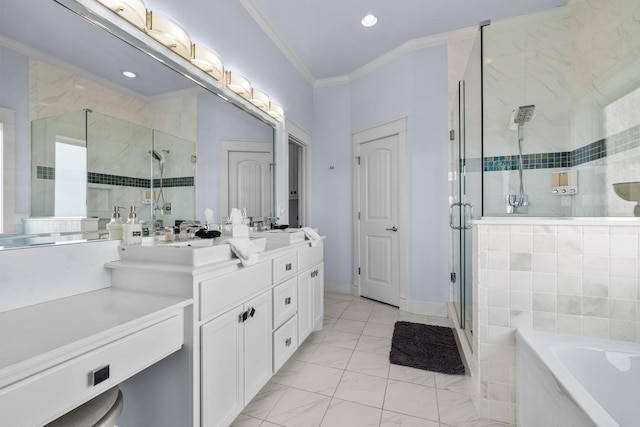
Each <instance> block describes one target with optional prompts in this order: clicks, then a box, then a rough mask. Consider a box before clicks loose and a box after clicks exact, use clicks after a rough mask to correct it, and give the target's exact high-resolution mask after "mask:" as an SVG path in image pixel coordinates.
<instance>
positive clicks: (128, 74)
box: [122, 70, 138, 79]
mask: <svg viewBox="0 0 640 427" xmlns="http://www.w3.org/2000/svg"><path fill="white" fill-rule="evenodd" d="M122 75H123V76H125V77H128V78H130V79H135V78H136V77H138V75H137V74H136V73H134V72H133V71H126V70H125V71H123V72H122Z"/></svg>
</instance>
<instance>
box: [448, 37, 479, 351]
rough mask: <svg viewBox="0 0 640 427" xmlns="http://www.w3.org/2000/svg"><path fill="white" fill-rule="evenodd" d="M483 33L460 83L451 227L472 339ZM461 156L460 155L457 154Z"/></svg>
mask: <svg viewBox="0 0 640 427" xmlns="http://www.w3.org/2000/svg"><path fill="white" fill-rule="evenodd" d="M481 64H482V63H481V37H480V33H478V36H477V37H476V39H475V42H474V45H473V49H472V50H471V54H470V57H469V61H468V63H467V68H466V70H465V73H464V80H462V81H460V82H459V84H458V108H457V111H456V115H455V118H454V123H457V129H455V128H454V130H455V138H454V144H453V145H454V147H453V149H452V152H453V153H454V154H453V161H454V162H455V167H454V169H453V171H455V175H456V176H455V177H454V180H453V181H454V191H453V196H454V197H453V203H452V204H451V221H450V223H451V224H450V225H451V228H453V229H454V233H453V234H454V237H453V239H454V250H453V258H454V262H453V264H454V267H455V268H456V270H454V272H455V273H456V284H457V286H454V288H455V290H454V304H455V306H456V311H457V314H458V321H459V324H460V327H461V329H463V330H464V331H465V334H466V335H467V338H468V340H469V342H470V343H471V341H472V334H473V315H472V308H473V275H472V273H473V265H472V247H473V241H472V229H471V227H472V225H471V223H470V221H472V220H475V219H480V217H481V216H482V166H483V161H482V84H481V83H482V73H481ZM456 156H457V158H456Z"/></svg>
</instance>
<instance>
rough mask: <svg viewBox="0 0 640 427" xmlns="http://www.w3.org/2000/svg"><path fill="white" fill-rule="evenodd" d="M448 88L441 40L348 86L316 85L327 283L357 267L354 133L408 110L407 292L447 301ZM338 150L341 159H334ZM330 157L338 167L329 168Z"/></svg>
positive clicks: (318, 191)
mask: <svg viewBox="0 0 640 427" xmlns="http://www.w3.org/2000/svg"><path fill="white" fill-rule="evenodd" d="M447 87H448V79H447V47H446V45H442V46H436V47H431V48H426V49H423V50H419V51H414V52H411V53H408V54H406V55H404V56H403V57H401V58H399V59H397V60H395V61H393V62H391V63H389V64H387V65H385V66H383V67H381V68H379V69H378V70H376V71H374V72H371V73H369V74H367V75H365V76H363V77H362V78H360V79H358V80H356V81H354V82H352V83H351V84H350V85H344V86H338V87H329V88H318V89H316V90H315V95H314V98H315V99H314V132H313V144H314V152H313V153H314V154H313V156H314V157H315V159H314V160H313V170H312V178H311V180H312V201H313V202H312V203H313V205H312V220H313V221H314V224H317V225H318V227H320V229H321V230H322V231H323V233H324V234H326V235H327V241H326V245H327V246H326V247H327V249H326V251H325V254H326V266H327V268H326V272H325V278H326V281H327V282H328V283H330V284H331V283H336V284H343V283H351V282H352V275H353V271H354V268H356V267H357V266H354V261H353V257H352V255H351V254H352V252H353V244H352V240H353V235H352V233H353V229H352V226H351V224H350V220H349V219H350V218H352V203H353V202H352V194H351V193H352V186H353V179H352V176H353V170H352V167H353V153H352V134H353V133H354V132H357V131H360V130H363V129H366V128H370V127H372V126H375V125H378V124H382V123H385V122H389V121H391V120H395V119H398V118H401V117H407V118H408V131H407V145H408V158H409V160H408V167H409V170H408V174H409V192H408V194H409V206H408V209H409V224H410V232H409V270H410V271H409V293H408V296H409V299H410V300H413V301H415V302H430V303H446V302H447V301H448V253H449V250H448V207H447V204H448V190H447V189H448V186H447V177H448V140H447V136H448V129H447V128H448V126H447V123H448V119H447V103H448V96H447ZM347 116H349V117H347ZM340 156H344V158H345V159H346V160H344V161H342V162H341V161H338V160H337V159H338V158H342V157H340ZM343 162H344V165H343ZM331 164H337V165H340V166H341V167H339V168H338V167H337V166H336V168H335V169H334V170H329V169H328V168H329V165H331ZM347 224H348V225H347Z"/></svg>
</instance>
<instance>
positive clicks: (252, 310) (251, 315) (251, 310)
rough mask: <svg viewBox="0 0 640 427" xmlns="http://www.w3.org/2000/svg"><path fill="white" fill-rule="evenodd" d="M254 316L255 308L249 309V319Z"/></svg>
mask: <svg viewBox="0 0 640 427" xmlns="http://www.w3.org/2000/svg"><path fill="white" fill-rule="evenodd" d="M254 314H256V309H255V308H253V307H251V308H249V316H250V317H253V316H254Z"/></svg>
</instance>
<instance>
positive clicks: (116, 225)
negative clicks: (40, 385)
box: [107, 206, 123, 240]
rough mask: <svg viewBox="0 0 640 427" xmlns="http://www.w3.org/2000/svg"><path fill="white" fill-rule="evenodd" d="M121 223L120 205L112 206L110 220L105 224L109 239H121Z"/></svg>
mask: <svg viewBox="0 0 640 427" xmlns="http://www.w3.org/2000/svg"><path fill="white" fill-rule="evenodd" d="M122 225H123V223H122V220H121V219H120V206H114V207H113V213H112V214H111V221H109V223H108V224H107V231H108V232H109V238H110V239H115V240H121V239H122Z"/></svg>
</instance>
